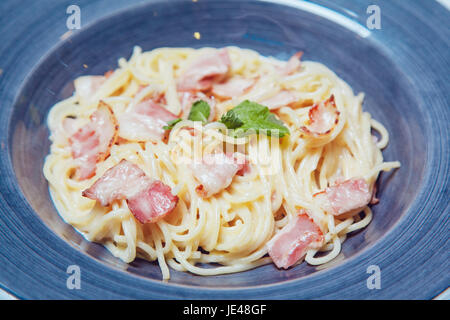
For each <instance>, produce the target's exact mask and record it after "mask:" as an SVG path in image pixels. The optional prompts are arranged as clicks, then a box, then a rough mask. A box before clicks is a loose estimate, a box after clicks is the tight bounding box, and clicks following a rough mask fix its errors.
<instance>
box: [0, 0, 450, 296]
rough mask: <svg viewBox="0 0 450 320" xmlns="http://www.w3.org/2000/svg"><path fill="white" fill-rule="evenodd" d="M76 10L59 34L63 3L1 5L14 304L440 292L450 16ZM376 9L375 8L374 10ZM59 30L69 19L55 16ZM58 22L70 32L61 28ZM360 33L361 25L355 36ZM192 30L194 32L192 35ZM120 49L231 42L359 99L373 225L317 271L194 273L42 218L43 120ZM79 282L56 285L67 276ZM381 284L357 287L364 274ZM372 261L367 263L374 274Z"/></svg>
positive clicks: (8, 266) (148, 6) (233, 6)
mask: <svg viewBox="0 0 450 320" xmlns="http://www.w3.org/2000/svg"><path fill="white" fill-rule="evenodd" d="M376 3H377V5H378V9H379V10H380V11H379V12H380V18H381V21H380V25H378V27H380V28H379V29H377V28H372V27H374V26H375V27H377V25H376V23H375V25H374V24H373V23H374V22H376V21H375V20H374V19H375V18H376V17H375V16H374V14H375V15H376V14H377V10H378V9H377V8H374V7H370V8H369V5H371V4H372V1H370V0H368V1H363V0H357V1H355V0H338V1H320V0H317V1H290V0H284V1H279V2H276V1H248V0H240V1H224V2H222V1H205V0H198V1H167V2H165V1H149V2H146V3H142V1H137V0H133V1H125V0H123V1H110V0H109V1H107V0H98V1H88V0H79V1H77V4H78V6H79V8H80V9H81V11H80V13H81V25H82V28H81V29H80V30H74V31H72V32H68V29H67V24H66V22H67V19H68V18H69V17H70V14H73V11H70V10H69V14H68V13H66V10H67V8H68V7H69V6H70V5H71V4H72V1H70V0H69V1H50V0H41V1H22V2H20V4H17V2H16V1H12V0H8V1H2V2H1V3H0V12H1V14H0V25H1V26H2V27H1V28H2V32H1V34H0V43H1V44H2V46H1V47H0V69H1V74H0V104H1V110H2V112H1V113H0V147H1V153H0V173H1V175H0V284H1V286H2V287H3V288H5V289H6V290H7V291H9V292H11V293H12V294H14V295H16V296H17V297H19V298H28V299H30V298H41V299H42V298H57V299H66V298H90V299H93V298H114V299H122V298H139V299H166V298H180V299H185V298H192V299H197V298H200V299H228V298H229V299H257V298H259V299H335V298H338V299H391V298H397V299H411V298H414V299H430V298H433V297H435V296H436V295H438V294H439V293H440V292H442V291H443V290H444V289H445V288H447V287H448V285H449V274H448V265H447V263H448V251H449V246H448V227H449V219H448V199H449V190H448V186H449V183H448V182H449V141H448V139H449V125H448V124H449V106H450V99H449V92H450V87H449V83H450V77H449V74H450V72H449V71H450V57H449V48H450V45H449V44H450V43H449V39H450V31H449V26H450V25H449V21H450V14H449V11H448V10H447V9H446V8H445V7H444V6H443V5H442V4H441V3H440V2H436V1H401V0H397V1H376ZM374 10H375V11H374ZM69 22H70V21H69ZM69 25H70V23H69ZM369 27H371V28H369ZM194 32H199V33H200V35H201V36H200V39H196V38H195V37H194ZM134 45H140V46H141V47H142V48H143V49H144V50H151V49H153V48H157V47H162V46H177V47H185V46H188V47H204V46H213V47H223V46H227V45H235V46H240V47H243V48H251V49H254V50H257V51H258V52H260V53H261V54H263V55H273V56H275V57H277V58H280V59H287V58H288V57H289V56H290V55H291V54H292V53H294V52H296V51H298V50H303V51H304V59H305V60H313V61H318V62H321V63H323V64H325V65H327V66H328V67H330V68H331V69H332V70H334V71H335V72H336V73H337V74H338V75H339V76H340V77H342V78H343V79H344V80H346V81H347V82H348V83H349V84H350V85H351V86H352V88H353V89H354V91H355V92H356V93H357V92H361V91H363V92H365V93H366V98H365V102H364V106H363V107H364V109H365V110H367V111H369V112H370V113H371V114H372V115H373V117H374V118H375V119H377V120H379V121H381V122H382V123H384V124H385V125H386V127H387V129H388V131H389V133H390V137H391V138H390V144H389V146H388V148H387V149H386V150H385V151H384V157H385V159H387V160H399V161H401V163H402V167H401V168H400V169H399V170H396V171H394V172H391V173H384V174H382V176H381V178H380V181H379V184H380V186H379V198H380V199H381V202H380V204H378V205H376V206H374V207H373V210H374V220H373V222H372V223H371V224H370V225H369V226H368V227H367V228H366V229H364V230H363V231H360V232H357V233H355V234H353V235H351V236H350V237H349V239H348V240H347V241H346V242H345V243H344V245H343V250H342V254H341V255H340V256H339V259H338V260H337V261H336V263H335V264H333V265H331V266H328V268H325V269H324V268H323V267H322V268H316V267H313V266H309V265H307V264H301V265H299V266H296V267H294V268H292V269H290V270H284V271H280V270H277V269H276V268H275V267H274V266H273V265H267V266H263V267H260V268H257V269H254V270H251V271H247V272H242V273H237V274H232V275H223V276H214V277H201V276H196V275H192V274H189V273H184V272H176V271H172V278H171V280H170V281H169V282H162V281H160V279H161V273H160V270H159V267H158V266H157V265H156V264H155V263H148V262H145V261H142V260H136V261H135V262H133V263H131V264H129V265H128V264H125V263H123V262H121V261H120V260H118V259H116V258H114V257H113V256H112V255H111V254H110V253H109V252H108V251H107V250H106V249H104V248H103V247H102V246H100V245H98V244H94V243H89V242H88V241H86V240H85V239H83V237H81V236H80V235H79V234H78V233H77V232H76V231H75V230H74V229H73V228H72V227H71V226H70V225H67V224H65V223H64V222H63V221H62V219H61V218H60V216H59V215H58V214H57V212H56V210H55V208H54V207H53V204H52V202H51V200H50V198H49V193H48V185H47V182H46V180H45V179H44V177H43V175H42V166H43V160H44V157H45V156H46V155H47V153H48V152H49V141H48V135H49V132H48V129H47V127H46V116H47V113H48V111H49V109H50V107H51V106H52V105H53V104H54V103H55V102H57V101H59V100H61V99H64V98H67V97H68V96H70V95H71V94H72V92H73V85H72V81H73V79H75V78H76V77H78V76H80V75H84V74H103V73H104V72H105V71H107V70H109V69H114V68H116V66H117V59H118V58H120V57H127V58H128V57H129V56H130V54H131V50H132V48H133V46H134ZM71 265H77V266H79V267H80V270H81V289H78V290H77V289H72V290H70V289H68V288H67V286H66V281H67V279H68V277H69V275H70V274H69V273H67V270H68V267H69V266H71ZM371 266H377V267H378V268H379V270H380V272H381V278H380V279H381V283H380V285H381V287H380V288H379V289H377V288H374V289H370V285H369V286H368V282H369V284H370V283H371V279H372V278H370V277H371V276H372V272H373V271H372V270H374V269H373V268H374V267H371ZM375 268H376V267H375Z"/></svg>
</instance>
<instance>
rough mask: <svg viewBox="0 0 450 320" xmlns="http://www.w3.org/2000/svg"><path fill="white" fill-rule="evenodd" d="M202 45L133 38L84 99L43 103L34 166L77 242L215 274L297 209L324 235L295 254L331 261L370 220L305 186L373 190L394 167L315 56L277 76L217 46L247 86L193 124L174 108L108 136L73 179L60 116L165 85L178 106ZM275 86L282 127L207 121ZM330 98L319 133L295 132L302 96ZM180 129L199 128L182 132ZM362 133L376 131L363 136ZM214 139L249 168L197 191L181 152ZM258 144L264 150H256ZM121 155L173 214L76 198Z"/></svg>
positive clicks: (117, 108)
mask: <svg viewBox="0 0 450 320" xmlns="http://www.w3.org/2000/svg"><path fill="white" fill-rule="evenodd" d="M212 50H214V49H212V48H202V49H190V48H160V49H155V50H152V51H149V52H142V51H141V49H140V48H139V47H135V49H134V52H133V54H132V56H131V58H130V59H129V60H128V61H127V60H125V59H123V58H122V59H120V60H119V68H118V69H117V70H115V71H114V72H113V73H112V74H111V75H110V76H109V77H108V78H107V79H106V80H105V81H104V82H103V83H102V84H101V85H100V86H99V87H98V89H97V90H96V91H95V94H93V96H92V97H91V98H90V99H88V100H82V99H80V98H79V97H78V96H77V95H74V96H72V97H70V98H68V99H66V100H63V101H61V102H59V103H57V104H56V105H55V106H54V107H53V108H52V109H51V110H50V113H49V115H48V126H49V128H50V130H51V136H50V139H51V141H52V145H51V151H50V154H49V155H48V156H47V158H46V160H45V165H44V175H45V177H46V179H47V180H48V181H49V189H50V193H51V196H52V199H53V201H54V203H55V206H56V208H57V210H58V212H59V213H60V214H61V216H62V217H63V218H64V220H65V221H66V222H67V223H69V224H71V225H73V226H74V227H75V228H76V229H77V230H79V231H80V232H81V233H82V234H83V235H84V236H85V237H86V238H87V239H88V240H90V241H95V242H99V243H102V244H104V245H105V246H106V248H108V249H109V250H110V252H111V253H112V254H113V255H114V256H116V257H119V258H120V259H122V260H123V261H125V262H131V261H133V260H134V259H135V258H136V257H141V258H144V259H147V260H150V261H157V262H158V263H159V266H160V268H161V271H162V277H163V278H164V279H168V278H169V277H170V272H169V267H171V268H173V269H175V270H179V271H189V272H191V273H194V274H198V275H218V274H226V273H233V272H239V271H244V270H248V269H252V268H255V267H257V266H260V265H263V264H267V263H270V262H271V261H272V260H271V258H270V257H268V256H267V253H268V249H267V243H268V241H269V240H270V239H272V238H273V236H274V235H275V234H277V233H278V232H279V231H280V230H281V229H282V228H283V227H284V226H285V225H287V224H288V222H289V221H290V220H291V219H292V217H293V216H295V215H296V214H297V212H298V211H299V210H300V209H302V210H307V212H308V213H309V216H310V218H311V219H312V220H313V221H314V223H316V224H317V225H318V226H319V227H320V229H321V230H322V232H323V239H324V240H323V243H322V246H321V247H320V249H319V248H311V249H309V250H308V251H307V253H306V255H305V258H304V260H306V262H307V263H309V264H311V265H320V264H324V263H326V262H329V261H331V260H332V259H333V258H335V257H336V256H337V255H338V254H339V253H340V251H341V246H342V243H343V242H344V241H345V239H346V236H347V234H348V233H350V232H353V231H355V230H359V229H362V228H364V227H366V226H367V225H368V224H369V223H370V221H371V220H372V211H371V209H370V207H369V206H368V205H365V206H364V207H363V208H362V211H361V210H359V211H361V212H360V213H357V214H351V215H345V214H343V215H333V214H331V213H330V212H327V210H325V209H323V208H322V207H321V206H320V205H319V204H318V202H317V201H316V199H315V197H314V195H315V194H318V193H320V192H321V191H323V190H325V189H326V188H327V187H329V186H332V185H334V184H336V183H338V182H339V181H344V180H347V179H351V178H354V177H361V178H363V179H365V181H367V183H368V185H369V186H370V191H371V192H373V188H374V186H375V182H376V180H377V177H378V175H379V173H380V172H381V171H388V170H391V169H393V168H397V167H399V166H400V163H399V162H396V161H395V162H384V161H383V156H382V153H381V149H382V148H384V147H385V146H386V145H387V143H388V140H389V137H388V132H387V131H386V129H385V128H384V127H383V125H382V124H380V123H379V122H377V121H375V120H373V119H372V118H371V116H370V114H369V113H367V112H363V110H362V102H363V94H359V95H356V96H355V95H354V93H353V91H352V89H351V88H350V87H349V85H348V84H347V83H345V82H344V81H343V80H341V79H340V78H339V77H337V76H336V75H335V74H334V73H333V72H332V71H331V70H329V69H328V68H327V67H325V66H324V65H323V64H320V63H317V62H311V61H302V62H301V67H300V68H299V70H298V71H297V72H294V73H293V74H290V75H287V76H280V73H279V70H280V68H283V67H284V66H285V64H286V62H285V61H280V60H277V59H274V58H271V57H263V56H261V55H259V54H258V53H256V52H254V51H252V50H247V49H241V48H237V47H228V48H227V51H228V54H229V57H230V60H231V67H230V70H229V74H228V76H239V77H242V78H245V79H256V80H255V84H254V85H253V86H252V87H251V88H250V89H249V90H246V91H245V92H244V93H243V94H242V95H240V96H237V97H231V98H230V99H223V98H221V97H215V107H214V109H215V110H214V113H215V115H214V118H213V119H212V121H210V122H209V123H207V124H206V125H204V126H202V125H201V124H200V125H199V123H198V122H194V121H191V120H187V119H185V118H184V119H183V120H181V121H180V122H178V123H177V124H176V125H175V126H174V127H173V128H172V130H171V131H170V134H169V135H168V137H166V138H165V139H161V140H147V141H130V140H127V139H119V140H118V141H116V142H115V143H114V145H112V147H111V150H110V155H109V156H108V157H107V158H106V159H104V160H103V161H100V162H98V163H97V167H96V172H95V175H93V176H92V177H91V178H88V179H84V180H79V179H76V177H75V175H74V171H75V170H76V168H77V161H76V160H75V159H74V157H73V155H72V152H71V146H70V143H69V137H68V136H67V134H66V133H65V132H64V126H63V122H64V119H66V118H68V117H69V118H75V119H77V120H78V121H79V122H80V125H81V124H83V123H87V122H88V121H89V117H90V116H91V114H92V113H93V112H94V110H96V109H97V106H98V103H99V101H100V100H101V101H103V102H104V103H106V104H107V105H109V106H110V107H111V109H112V111H113V113H114V114H115V115H116V116H119V115H121V114H124V113H126V112H127V111H128V110H130V109H131V108H133V106H135V105H137V104H138V103H139V102H140V101H142V100H143V99H144V98H145V97H147V96H148V95H151V94H152V93H154V92H156V91H158V92H159V93H162V94H163V95H164V98H165V102H164V107H165V108H166V109H167V110H168V111H170V112H171V113H173V114H175V115H179V114H181V113H182V112H183V106H182V103H181V102H180V95H179V93H178V92H177V80H178V79H179V78H180V77H181V75H182V74H183V72H185V70H186V69H187V67H188V66H189V65H190V64H191V63H192V61H194V60H195V59H196V58H197V57H199V56H201V55H202V54H204V53H208V52H210V51H212ZM280 90H288V91H290V92H295V94H296V99H297V102H298V103H296V104H295V105H290V106H282V107H280V108H278V109H276V110H273V114H275V115H276V116H277V117H278V118H279V119H280V120H281V121H282V122H283V123H284V125H285V126H286V127H287V128H288V129H289V135H286V136H284V137H282V138H276V137H273V136H266V135H261V134H260V135H254V136H244V137H238V138H236V137H233V136H231V135H229V134H227V133H228V129H227V127H226V126H225V125H224V124H223V123H221V122H219V121H217V120H218V119H220V116H221V115H223V114H225V113H226V112H227V111H228V110H230V109H231V108H233V107H234V106H236V105H238V104H239V103H240V102H242V101H244V100H251V101H255V102H259V103H261V104H263V103H262V102H263V101H265V100H267V99H270V97H273V96H274V95H275V94H276V93H277V92H280ZM330 96H333V97H334V101H335V103H336V108H337V110H338V112H339V121H338V122H337V124H336V126H335V127H334V128H333V130H332V131H331V132H330V133H329V134H324V135H320V136H319V135H316V136H308V135H305V130H302V127H304V126H305V121H307V119H308V113H309V111H310V110H311V108H312V105H313V103H318V102H320V101H324V100H326V99H327V98H329V97H330ZM214 120H215V121H214ZM186 128H194V130H198V132H200V133H199V134H192V132H191V131H189V130H186ZM373 131H377V132H378V134H379V136H380V137H381V138H379V139H378V140H377V139H374V137H373V136H372V132H373ZM199 139H201V140H202V141H201V142H200V141H199ZM225 147H226V148H231V150H239V151H240V152H241V153H243V154H245V155H247V156H248V157H249V159H250V164H251V169H252V170H251V171H250V172H249V173H247V174H245V175H242V176H239V175H236V176H235V177H234V178H233V182H232V183H231V184H230V185H229V186H228V187H227V188H225V189H224V190H222V191H221V192H219V193H216V194H214V195H212V196H210V197H202V196H201V195H199V194H198V192H196V187H197V185H198V183H197V181H196V180H195V179H194V178H193V176H192V172H191V170H190V167H189V164H188V163H187V162H188V161H184V160H186V159H187V160H189V159H190V158H192V157H193V154H194V153H195V152H200V153H202V152H203V153H208V152H209V151H208V150H217V149H223V148H225ZM269 149H270V152H269V153H268V152H266V151H264V150H269ZM261 150H263V151H261ZM261 154H264V155H269V156H268V159H269V160H268V161H262V160H261ZM252 155H258V156H253V157H252ZM122 159H126V160H128V161H130V162H132V163H133V164H136V165H137V166H138V167H139V168H140V169H142V170H143V171H144V172H145V174H146V175H147V176H149V177H152V178H154V179H158V180H160V181H162V182H163V183H164V184H166V185H167V186H169V187H170V188H171V190H172V193H173V194H174V195H176V196H178V197H179V201H178V204H177V205H176V208H175V209H174V210H173V212H171V213H170V214H168V215H167V216H165V217H164V218H163V219H161V220H158V221H157V222H154V223H141V222H139V221H138V220H137V219H136V218H135V217H134V215H133V214H132V212H131V211H130V209H129V207H128V205H127V201H125V200H124V199H121V200H117V201H114V202H112V204H110V205H108V206H101V205H100V204H99V203H97V202H96V201H95V200H92V199H89V198H86V197H83V196H82V192H83V190H85V189H87V188H89V187H90V186H91V185H92V184H93V183H94V182H95V181H97V180H98V179H99V178H100V177H101V176H102V175H103V174H104V173H105V172H106V171H107V170H108V169H110V168H112V167H114V166H115V165H116V164H118V163H119V162H120V161H121V160H122ZM266 160H267V159H266ZM319 252H322V253H320V254H319ZM301 261H302V259H301V260H300V261H299V262H301ZM216 264H219V266H217V265H216Z"/></svg>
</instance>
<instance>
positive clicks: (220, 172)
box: [192, 153, 244, 198]
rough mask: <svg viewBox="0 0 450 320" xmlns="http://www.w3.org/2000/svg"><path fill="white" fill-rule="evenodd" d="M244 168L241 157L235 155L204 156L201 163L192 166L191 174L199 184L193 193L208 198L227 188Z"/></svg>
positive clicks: (197, 162) (217, 154) (215, 154)
mask: <svg viewBox="0 0 450 320" xmlns="http://www.w3.org/2000/svg"><path fill="white" fill-rule="evenodd" d="M243 168H244V161H243V160H242V157H239V156H238V153H236V154H225V153H214V154H206V155H204V156H203V159H202V160H201V161H195V162H194V163H193V164H192V172H193V175H194V177H195V179H197V181H199V182H200V185H198V186H197V188H196V189H195V191H196V192H197V193H198V194H199V195H200V196H202V197H203V198H208V197H210V196H212V195H214V194H216V193H218V192H220V191H222V190H223V189H225V188H227V187H228V186H229V185H230V184H231V182H232V180H233V177H234V176H235V175H236V173H237V172H238V171H239V170H241V169H243Z"/></svg>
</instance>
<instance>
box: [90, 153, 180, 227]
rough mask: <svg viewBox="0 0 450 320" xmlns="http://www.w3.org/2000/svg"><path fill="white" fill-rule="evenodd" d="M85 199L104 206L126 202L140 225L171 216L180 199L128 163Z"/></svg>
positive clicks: (116, 168)
mask: <svg viewBox="0 0 450 320" xmlns="http://www.w3.org/2000/svg"><path fill="white" fill-rule="evenodd" d="M82 195H83V197H87V198H90V199H92V200H97V201H98V202H99V203H100V204H101V205H102V206H109V205H110V204H111V203H112V202H113V201H115V200H123V199H126V200H127V204H128V208H129V209H130V211H131V213H132V214H133V215H134V216H135V218H136V219H137V220H139V221H140V222H141V223H151V222H156V221H158V220H160V219H161V218H163V217H164V216H165V215H167V214H168V213H170V212H172V211H173V210H174V209H175V207H176V205H177V203H178V197H177V196H174V195H173V194H172V193H171V189H170V187H168V186H167V185H165V184H164V183H162V182H161V181H159V180H153V179H151V178H149V177H148V176H147V175H146V174H145V172H144V171H142V170H141V169H140V168H139V167H138V166H137V165H135V164H133V163H131V162H129V161H127V160H122V161H120V162H119V163H118V164H117V165H115V166H114V167H112V168H110V169H108V170H107V171H106V172H105V173H104V174H103V176H102V177H101V178H100V179H98V180H97V181H96V182H95V183H94V184H93V185H92V186H91V187H90V188H88V189H86V190H84V191H83V193H82Z"/></svg>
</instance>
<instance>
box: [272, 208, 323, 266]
mask: <svg viewBox="0 0 450 320" xmlns="http://www.w3.org/2000/svg"><path fill="white" fill-rule="evenodd" d="M323 241H324V237H323V233H322V231H321V230H320V228H319V226H318V225H317V224H315V223H314V221H313V220H312V219H311V218H310V217H309V215H308V213H307V211H305V210H300V212H299V213H298V214H297V215H296V216H295V217H294V218H293V219H292V220H291V221H289V223H288V224H287V225H286V226H284V227H283V229H281V230H280V232H278V233H277V234H276V235H275V236H274V237H273V238H272V239H271V240H270V241H269V242H268V243H267V247H268V253H269V256H270V257H271V258H272V260H273V262H274V263H275V265H276V266H277V267H278V268H284V269H287V268H289V267H290V266H292V265H294V264H295V263H296V262H297V261H298V260H300V258H302V257H303V256H304V255H305V254H306V251H308V250H309V249H319V248H320V247H321V246H322V244H323Z"/></svg>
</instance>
